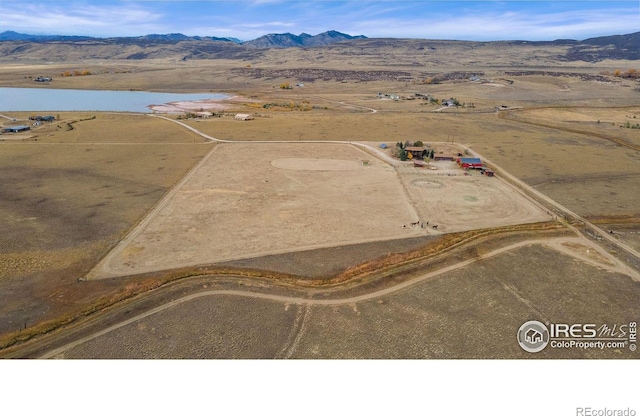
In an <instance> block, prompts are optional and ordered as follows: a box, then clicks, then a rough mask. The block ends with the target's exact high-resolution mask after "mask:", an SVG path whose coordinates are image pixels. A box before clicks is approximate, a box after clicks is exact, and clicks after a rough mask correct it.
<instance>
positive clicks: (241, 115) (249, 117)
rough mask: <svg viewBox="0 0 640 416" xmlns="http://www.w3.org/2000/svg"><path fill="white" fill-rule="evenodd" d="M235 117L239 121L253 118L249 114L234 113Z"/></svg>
mask: <svg viewBox="0 0 640 416" xmlns="http://www.w3.org/2000/svg"><path fill="white" fill-rule="evenodd" d="M235 119H236V120H240V121H247V120H253V116H252V115H251V114H236V116H235Z"/></svg>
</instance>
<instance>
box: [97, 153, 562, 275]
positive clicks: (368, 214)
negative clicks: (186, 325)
mask: <svg viewBox="0 0 640 416" xmlns="http://www.w3.org/2000/svg"><path fill="white" fill-rule="evenodd" d="M248 155H250V159H247V156H248ZM363 160H366V161H367V164H366V165H365V164H363V163H362V161H363ZM453 165H454V166H455V164H453ZM449 168H450V169H449V170H452V171H457V173H453V174H451V173H449V174H444V173H442V172H440V174H439V175H438V174H437V173H433V174H431V173H430V172H433V171H430V170H426V169H422V170H421V171H422V173H419V172H418V171H416V170H415V168H404V167H403V168H401V169H399V170H398V171H397V172H396V170H394V168H393V167H392V166H390V165H388V164H386V163H385V162H383V161H381V160H378V159H376V158H373V157H372V155H371V154H369V153H367V152H364V151H363V150H360V149H359V148H356V147H355V146H352V145H340V144H331V143H328V144H308V143H298V144H275V143H273V144H260V143H253V144H236V143H234V144H220V145H218V146H217V148H216V149H215V150H214V151H213V152H212V153H211V154H210V155H209V157H208V158H207V159H206V160H204V161H203V164H201V165H200V166H199V167H198V168H197V169H196V170H195V171H194V172H193V174H192V176H190V177H189V178H188V179H187V180H186V181H185V182H184V184H183V185H182V186H181V187H180V188H179V189H176V190H175V192H174V193H173V194H172V195H171V196H170V197H169V198H167V199H166V200H165V201H164V202H163V203H162V204H161V205H160V206H158V208H157V209H156V211H155V212H153V213H151V214H150V215H149V216H148V217H147V218H146V220H145V222H143V223H142V224H141V225H140V227H139V228H138V229H136V230H135V231H134V232H133V233H132V234H131V235H130V236H129V237H128V238H127V239H126V240H125V241H123V243H121V244H120V245H119V246H118V247H117V248H116V250H114V251H113V252H112V253H110V254H109V256H108V257H107V258H106V259H105V260H104V261H103V262H102V263H101V265H99V266H98V267H97V268H96V269H94V270H93V271H92V273H91V274H90V278H102V277H109V276H114V275H127V274H136V273H143V272H149V271H157V270H164V269H172V268H178V267H185V266H195V265H199V264H209V263H216V262H221V261H228V260H233V259H239V258H249V257H257V256H264V255H268V254H276V253H284V252H287V251H299V250H308V249H311V248H318V247H329V246H337V245H346V244H355V243H362V242H367V241H377V240H391V239H400V238H407V237H414V236H420V235H422V236H424V235H429V234H438V233H441V232H447V231H449V232H451V231H462V230H472V229H476V228H487V227H493V226H499V225H511V224H521V223H529V222H540V221H546V220H549V219H551V217H549V216H548V215H546V214H545V213H544V212H543V211H542V210H540V209H539V208H537V207H536V206H535V205H533V204H532V203H531V202H529V201H528V200H526V199H525V198H523V197H522V196H520V195H519V194H517V193H516V192H514V191H513V190H512V189H511V188H509V187H508V186H507V185H506V184H505V183H504V182H502V181H500V180H498V179H497V178H488V177H484V176H481V175H480V174H479V173H477V172H475V173H474V174H472V175H471V176H463V173H462V171H461V170H460V169H457V170H456V169H455V167H449ZM448 175H459V176H448ZM399 178H401V179H399ZM433 185H437V186H433ZM419 221H420V222H419ZM426 222H430V225H426V224H424V223H426ZM436 224H438V228H437V229H434V228H433V226H434V225H436ZM440 224H442V227H441V228H440Z"/></svg>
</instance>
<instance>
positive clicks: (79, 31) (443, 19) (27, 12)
mask: <svg viewBox="0 0 640 416" xmlns="http://www.w3.org/2000/svg"><path fill="white" fill-rule="evenodd" d="M332 29H333V30H338V31H340V32H344V33H348V34H351V35H360V34H362V35H365V36H368V37H395V38H402V37H405V38H424V39H461V40H509V39H524V40H554V39H560V38H570V39H585V38H588V37H594V36H604V35H613V34H626V33H632V32H637V31H640V0H625V1H608V0H599V1H592V0H587V1H584V0H582V1H577V0H564V1H562V0H561V1H537V0H533V1H531V0H529V1H523V0H516V1H478V0H466V1H453V0H440V1H420V0H413V1H397V0H387V1H365V0H351V1H331V0H315V1H308V0H307V1H300V0H299V1H290V0H239V1H218V0H148V1H147V0H143V1H140V0H91V1H87V0H84V1H83V0H78V1H76V0H64V1H58V0H33V1H25V0H0V32H1V31H5V30H14V31H17V32H21V33H30V34H63V35H89V36H100V37H107V36H139V35H146V34H150V33H177V32H179V33H184V34H186V35H192V36H193V35H199V36H218V37H236V38H239V39H242V40H250V39H255V38H257V37H259V36H262V35H265V34H268V33H286V32H289V33H294V34H300V33H302V32H306V33H309V34H312V35H315V34H318V33H321V32H324V31H327V30H332Z"/></svg>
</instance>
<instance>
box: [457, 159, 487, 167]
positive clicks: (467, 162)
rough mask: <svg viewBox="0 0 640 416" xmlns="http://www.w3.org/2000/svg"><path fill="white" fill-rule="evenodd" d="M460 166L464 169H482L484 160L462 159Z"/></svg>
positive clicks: (459, 162)
mask: <svg viewBox="0 0 640 416" xmlns="http://www.w3.org/2000/svg"><path fill="white" fill-rule="evenodd" d="M458 165H460V167H462V168H463V169H482V160H480V158H477V157H460V158H458Z"/></svg>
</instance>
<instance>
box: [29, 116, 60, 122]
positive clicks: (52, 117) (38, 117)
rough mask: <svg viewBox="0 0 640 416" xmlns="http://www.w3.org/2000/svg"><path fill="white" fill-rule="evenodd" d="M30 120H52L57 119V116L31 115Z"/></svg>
mask: <svg viewBox="0 0 640 416" xmlns="http://www.w3.org/2000/svg"><path fill="white" fill-rule="evenodd" d="M29 120H36V121H47V122H52V121H55V120H56V118H55V117H54V116H31V117H29Z"/></svg>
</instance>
